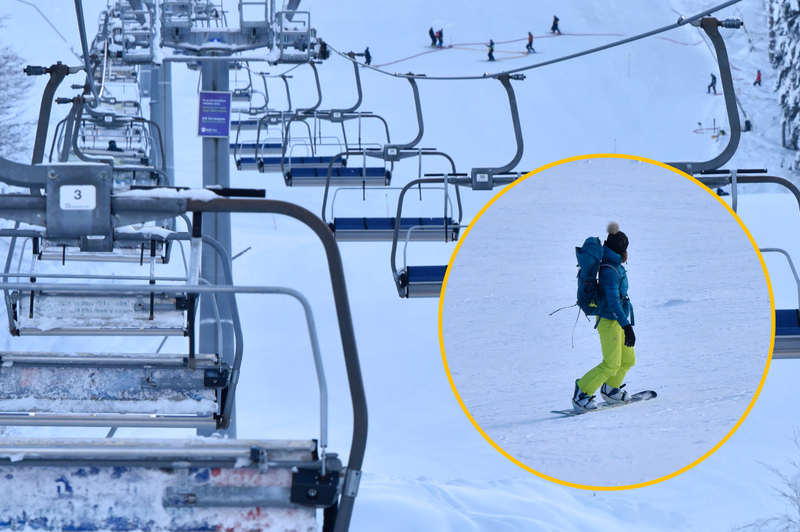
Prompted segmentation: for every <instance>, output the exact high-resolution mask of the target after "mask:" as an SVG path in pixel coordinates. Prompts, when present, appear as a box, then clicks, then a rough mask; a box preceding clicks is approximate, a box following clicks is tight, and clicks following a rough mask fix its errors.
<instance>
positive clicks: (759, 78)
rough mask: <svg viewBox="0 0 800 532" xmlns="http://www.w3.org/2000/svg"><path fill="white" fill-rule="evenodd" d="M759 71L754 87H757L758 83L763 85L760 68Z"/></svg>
mask: <svg viewBox="0 0 800 532" xmlns="http://www.w3.org/2000/svg"><path fill="white" fill-rule="evenodd" d="M757 72H758V74H756V80H755V81H754V82H753V87H755V86H756V85H758V86H759V87H760V86H761V71H760V70H758V71H757Z"/></svg>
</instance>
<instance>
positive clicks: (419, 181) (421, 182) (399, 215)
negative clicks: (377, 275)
mask: <svg viewBox="0 0 800 532" xmlns="http://www.w3.org/2000/svg"><path fill="white" fill-rule="evenodd" d="M446 179H447V177H423V178H421V179H414V180H413V181H409V182H408V183H407V184H406V186H404V187H403V189H402V190H401V191H400V195H399V197H398V198H397V215H396V218H395V220H396V222H395V224H394V236H393V238H392V252H391V254H390V255H389V256H390V262H391V266H392V277H394V279H395V280H396V279H397V266H396V265H395V258H396V256H397V239H398V237H399V235H400V219H401V218H402V216H403V198H405V195H406V192H408V189H410V188H411V187H413V186H414V185H426V184H430V183H442V184H444V185H445V186H447V183H446ZM460 207H461V202H460V201H459V208H460Z"/></svg>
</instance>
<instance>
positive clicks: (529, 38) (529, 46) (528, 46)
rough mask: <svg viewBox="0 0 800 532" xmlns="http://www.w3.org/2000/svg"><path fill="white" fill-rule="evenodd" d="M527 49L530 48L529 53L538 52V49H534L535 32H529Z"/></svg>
mask: <svg viewBox="0 0 800 532" xmlns="http://www.w3.org/2000/svg"><path fill="white" fill-rule="evenodd" d="M525 49H526V50H528V53H529V54H533V53H536V50H534V49H533V33H531V32H528V44H527V45H525Z"/></svg>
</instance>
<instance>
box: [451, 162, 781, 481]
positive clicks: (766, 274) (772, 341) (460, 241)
mask: <svg viewBox="0 0 800 532" xmlns="http://www.w3.org/2000/svg"><path fill="white" fill-rule="evenodd" d="M587 159H629V160H633V161H640V162H644V163H650V164H654V165H656V166H660V167H662V168H665V169H667V170H670V171H672V172H675V173H676V174H678V175H680V176H682V177H685V178H686V179H689V180H691V181H692V182H694V183H695V184H696V185H698V186H700V187H701V188H702V189H703V190H705V191H706V192H708V193H709V194H710V195H711V196H712V197H713V198H714V199H715V200H716V201H718V202H719V203H720V204H722V205H723V206H724V207H725V208H726V209H727V210H728V212H729V213H730V214H731V216H733V218H734V219H735V220H736V222H737V223H738V224H739V226H740V227H741V228H742V231H744V233H745V234H746V235H747V238H748V239H749V240H750V243H751V244H752V246H753V249H755V251H756V255H757V256H758V260H759V262H760V263H761V268H762V270H763V271H764V278H765V280H766V281H767V289H768V291H769V302H770V307H771V308H772V316H771V320H772V335H771V337H770V342H769V353H768V356H767V365H766V367H765V368H764V374H763V375H762V376H761V382H759V384H758V388H757V389H756V393H755V395H753V398H752V399H751V400H750V404H749V405H747V408H746V409H745V411H744V413H743V414H742V417H741V418H739V421H737V422H736V424H735V425H734V426H733V428H732V429H731V430H730V431H728V433H727V434H726V435H725V436H724V437H723V438H722V439H721V440H720V441H719V443H717V444H716V445H715V446H714V447H712V448H711V450H709V451H707V452H706V453H705V454H704V455H702V456H701V457H700V458H697V459H696V460H695V461H694V462H691V463H690V464H689V465H687V466H684V467H682V468H681V469H678V470H677V471H674V472H672V473H670V474H669V475H664V476H663V477H660V478H656V479H654V480H648V481H647V482H640V483H638V484H629V485H626V486H590V485H586V484H576V483H574V482H567V481H565V480H560V479H557V478H554V477H551V476H549V475H545V474H544V473H540V472H539V471H536V470H535V469H533V468H532V467H530V466H527V465H525V464H523V463H522V462H521V461H519V460H517V459H516V458H514V457H513V456H511V455H510V454H509V453H508V452H506V451H505V450H504V449H503V448H502V447H500V446H499V445H498V444H497V443H495V441H494V440H492V438H490V437H489V435H488V434H486V432H484V430H483V429H482V428H481V427H480V425H478V422H477V421H475V418H473V417H472V414H470V412H469V410H468V409H467V406H466V405H465V404H464V401H463V400H462V399H461V395H459V393H458V390H457V389H456V385H455V382H453V376H452V375H451V374H450V366H448V364H447V355H446V354H445V348H444V335H443V332H442V315H443V310H444V296H445V291H446V290H447V280H448V278H449V277H450V272H451V271H452V267H453V262H454V261H455V259H456V256H457V255H458V251H459V250H460V249H461V244H463V243H464V240H465V239H466V237H467V235H468V234H469V232H470V230H471V229H472V227H473V226H474V225H475V222H477V221H478V220H479V219H480V218H481V216H483V213H484V212H486V210H487V209H488V208H489V207H491V206H492V205H493V204H494V202H496V201H497V200H498V199H499V198H500V197H502V196H503V195H504V194H505V193H506V192H508V191H509V190H511V189H512V188H514V187H515V186H517V185H518V184H520V183H522V182H523V181H524V180H526V179H527V178H529V177H531V176H532V175H535V174H538V173H539V172H543V171H544V170H547V169H548V168H552V167H554V166H558V165H561V164H565V163H569V162H573V161H583V160H587ZM774 347H775V298H774V296H773V293H772V283H771V282H770V278H769V272H768V271H767V265H766V263H765V262H764V256H763V255H762V254H761V251H760V250H759V249H758V245H757V244H756V241H755V239H754V238H753V235H751V234H750V231H749V230H748V229H747V227H746V226H745V225H744V222H742V220H741V218H739V215H737V214H736V213H735V212H734V211H733V209H731V207H730V206H729V205H728V204H727V203H725V202H724V201H723V200H722V199H721V198H720V197H719V196H717V195H716V194H715V193H714V191H713V190H711V189H710V188H708V187H706V186H705V185H703V184H702V183H701V182H700V181H698V180H697V179H695V178H694V177H692V176H690V175H688V174H686V173H684V172H681V171H680V170H678V169H677V168H674V167H672V166H669V165H667V164H664V163H661V162H658V161H654V160H653V159H648V158H646V157H639V156H638V155H624V154H619V153H595V154H587V155H578V156H576V157H568V158H566V159H561V160H558V161H555V162H552V163H550V164H546V165H544V166H540V167H539V168H537V169H536V170H533V171H532V172H528V173H527V174H525V175H523V176H522V177H520V178H519V179H517V180H516V181H514V182H513V183H511V184H509V185H508V186H506V187H504V188H503V189H502V190H501V191H500V192H498V193H497V194H496V195H495V196H494V197H493V198H492V199H490V200H489V202H488V203H486V205H484V206H483V208H481V210H480V211H479V212H478V214H476V215H475V217H474V218H473V219H472V221H471V222H470V224H469V226H467V228H466V229H465V230H464V232H463V233H462V235H461V236H460V237H459V239H458V244H456V248H455V250H454V251H453V255H452V256H451V257H450V262H449V263H448V264H447V271H446V272H445V276H444V282H443V283H442V291H441V293H440V294H439V348H440V350H441V352H442V362H443V363H444V370H445V372H446V373H447V380H448V381H449V382H450V387H451V388H452V389H453V394H454V395H455V397H456V400H458V404H459V405H461V409H462V410H464V413H465V414H466V415H467V418H468V419H469V420H470V422H471V423H472V424H473V425H474V426H475V428H476V429H477V430H478V432H479V433H480V434H481V436H483V437H484V438H485V439H486V441H488V442H489V443H490V444H491V445H492V447H494V448H495V449H497V451H499V452H500V454H502V455H503V456H505V457H506V458H508V459H509V460H511V462H513V463H515V464H516V465H518V466H519V467H521V468H522V469H525V470H526V471H528V472H530V473H533V474H534V475H536V476H537V477H541V478H543V479H545V480H549V481H551V482H555V483H556V484H561V485H562V486H567V487H570V488H580V489H584V490H592V491H621V490H627V489H634V488H643V487H645V486H652V485H654V484H658V483H659V482H663V481H665V480H668V479H670V478H673V477H676V476H678V475H680V474H681V473H684V472H686V471H688V470H690V469H692V468H693V467H694V466H696V465H698V464H699V463H700V462H702V461H703V460H705V459H706V458H708V457H709V456H711V455H712V454H714V453H715V452H717V450H719V448H720V447H722V445H723V444H724V443H725V442H726V441H728V439H730V437H731V436H733V434H734V433H735V432H736V431H737V430H738V429H739V426H740V425H741V424H742V422H743V421H744V420H745V418H747V416H748V415H749V414H750V411H751V410H752V409H753V405H755V403H756V399H758V396H759V395H760V394H761V389H762V388H763V387H764V382H765V381H766V379H767V374H768V373H769V366H770V363H771V362H772V351H773V349H774Z"/></svg>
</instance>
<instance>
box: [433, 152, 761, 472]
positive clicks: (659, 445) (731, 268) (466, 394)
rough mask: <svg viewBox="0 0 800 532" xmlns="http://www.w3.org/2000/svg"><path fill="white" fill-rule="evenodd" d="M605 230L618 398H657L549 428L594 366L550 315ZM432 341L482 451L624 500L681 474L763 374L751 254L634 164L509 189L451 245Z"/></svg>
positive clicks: (708, 203)
mask: <svg viewBox="0 0 800 532" xmlns="http://www.w3.org/2000/svg"><path fill="white" fill-rule="evenodd" d="M672 194H675V195H678V194H680V197H681V200H680V201H673V202H666V201H664V198H665V197H670V196H671V195H672ZM609 220H616V221H617V222H618V223H619V224H620V229H621V230H622V231H623V232H624V233H625V234H626V235H627V236H628V239H629V241H630V245H629V247H628V262H627V264H626V265H625V266H626V269H627V270H628V281H629V283H630V289H629V292H628V294H629V295H630V297H631V301H632V303H633V308H634V314H635V325H634V330H635V331H636V333H637V341H636V354H637V356H636V358H637V360H636V366H635V367H634V368H632V369H631V370H630V372H629V373H628V376H627V379H626V382H627V386H628V389H629V391H631V392H636V391H639V390H656V391H657V392H658V394H659V398H658V399H657V400H655V401H651V402H648V403H642V404H638V405H635V406H631V407H629V408H626V409H624V410H623V409H620V410H615V411H611V412H603V413H601V414H598V415H590V416H581V417H578V418H569V419H564V418H562V417H560V416H554V415H552V414H550V411H551V410H558V409H570V408H571V403H570V398H571V397H572V393H573V389H574V383H575V380H576V379H578V378H580V377H581V376H582V375H583V374H584V373H585V372H586V371H588V370H589V369H590V368H592V367H594V366H595V365H596V364H597V363H599V361H600V360H601V359H602V356H601V355H600V342H599V340H598V338H597V332H596V331H595V330H594V329H593V323H594V321H592V322H587V321H586V320H585V319H579V320H578V322H577V326H576V312H577V307H571V308H568V309H565V310H563V311H560V312H557V313H556V314H554V315H552V316H551V315H550V314H551V312H553V310H555V309H557V308H559V307H563V306H567V305H568V304H570V303H572V302H574V300H575V290H576V288H575V286H576V285H575V274H576V270H575V268H574V265H575V263H576V261H575V247H576V246H581V245H582V244H583V241H584V240H585V239H586V238H587V237H589V236H599V237H600V238H601V241H602V240H604V239H605V236H606V233H605V229H606V224H607V223H608V221H609ZM573 327H576V328H575V335H574V348H572V347H571V343H572V339H571V336H572V330H573ZM442 336H443V342H444V349H445V353H446V359H447V364H448V367H449V370H450V373H451V375H452V378H453V383H454V385H455V387H456V388H457V390H458V393H459V395H460V397H461V399H462V400H463V402H464V406H465V408H466V409H467V410H468V411H469V412H470V414H471V415H472V417H473V418H474V419H475V422H476V423H477V424H478V425H479V426H480V427H481V428H482V429H483V430H484V431H485V432H486V433H487V435H488V437H489V438H491V440H492V441H493V442H494V443H495V444H496V445H498V446H500V447H501V448H502V449H503V450H505V451H506V452H508V453H509V454H510V455H512V456H513V457H514V458H516V459H517V460H519V461H521V462H522V463H524V464H525V465H526V466H529V467H530V468H532V469H534V470H535V471H538V472H539V473H541V474H543V475H547V476H549V477H554V478H556V479H558V480H561V481H565V482H570V483H574V484H579V485H590V486H623V485H631V484H639V483H642V482H648V481H652V480H654V479H657V478H661V477H664V476H665V475H669V474H671V473H673V472H675V471H677V470H679V469H681V468H683V467H685V466H687V465H689V464H690V463H692V462H694V461H695V460H697V459H698V458H700V457H701V456H703V455H704V454H705V453H707V452H708V451H709V450H711V449H712V448H713V447H715V446H716V445H717V444H718V443H719V442H720V440H722V438H723V437H724V436H725V435H726V434H728V432H729V431H731V430H732V429H733V428H734V426H735V425H736V423H737V421H738V420H739V419H740V418H741V417H742V415H743V413H744V412H745V410H746V408H747V407H748V405H749V404H750V403H751V401H753V398H754V394H755V392H756V389H757V388H758V386H759V384H760V382H761V379H762V376H763V375H764V373H765V371H766V363H767V359H768V357H769V349H770V344H771V341H770V340H771V337H772V306H771V303H770V296H769V289H768V286H767V281H766V277H765V272H764V269H763V267H762V265H761V262H760V260H759V258H758V255H757V253H756V251H755V249H754V247H753V244H752V243H751V242H750V240H749V238H748V237H747V235H746V234H745V232H744V231H743V230H742V228H741V226H740V225H739V223H738V222H737V221H736V220H735V219H734V217H733V216H731V214H730V213H729V211H728V209H726V208H725V207H724V205H722V204H721V203H720V202H719V201H718V200H717V199H716V198H715V197H714V196H713V195H712V194H710V193H709V192H708V189H706V188H704V187H701V186H699V185H697V184H695V183H694V182H692V181H691V180H689V179H686V178H685V177H682V176H681V175H679V174H677V173H676V172H673V171H670V170H667V169H665V168H663V167H660V166H656V165H653V164H648V163H644V162H641V161H637V160H629V159H590V160H578V161H572V162H568V163H564V164H561V165H558V166H555V167H552V168H548V169H546V170H544V171H541V172H538V173H535V174H534V175H533V176H531V177H529V178H527V179H526V180H524V181H523V182H521V183H519V184H517V185H515V186H514V187H510V188H509V189H507V190H506V191H505V193H504V194H503V195H502V196H500V197H499V198H498V199H496V200H495V201H494V203H492V205H491V206H490V207H489V208H488V209H487V210H486V211H484V213H483V215H482V216H481V217H480V218H479V219H477V220H476V221H475V223H474V225H473V226H472V227H471V229H470V231H469V233H468V234H467V235H465V236H463V237H462V240H461V244H460V246H459V248H458V252H457V255H456V257H455V259H454V260H453V263H452V266H451V269H450V272H449V274H448V279H447V285H446V288H445V292H444V301H443V303H442ZM598 395H599V392H598ZM598 400H599V399H598Z"/></svg>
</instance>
